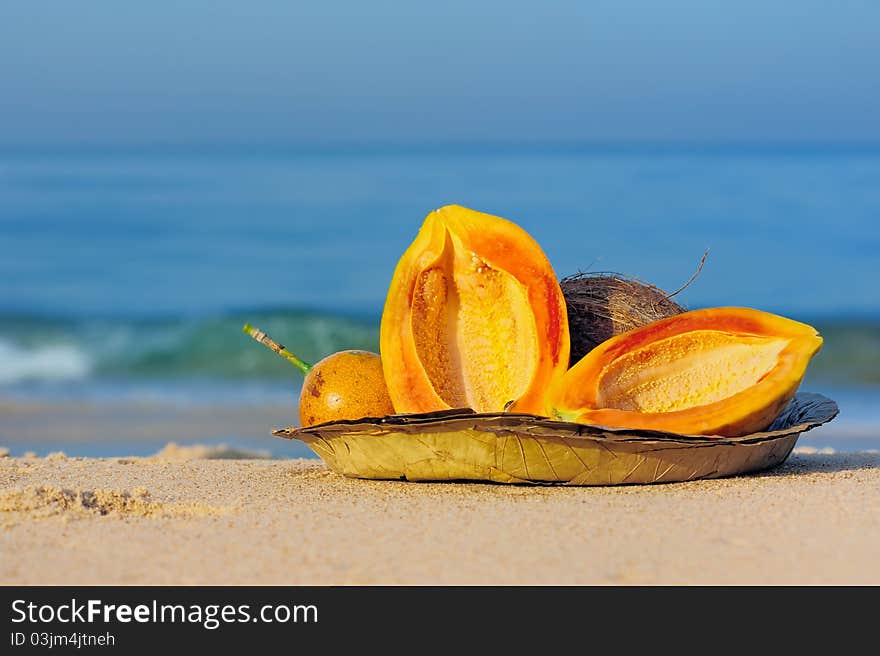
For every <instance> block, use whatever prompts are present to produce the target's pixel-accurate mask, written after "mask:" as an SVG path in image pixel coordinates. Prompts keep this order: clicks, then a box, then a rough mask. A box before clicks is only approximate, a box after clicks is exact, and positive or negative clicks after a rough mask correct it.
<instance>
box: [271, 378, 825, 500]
mask: <svg viewBox="0 0 880 656" xmlns="http://www.w3.org/2000/svg"><path fill="white" fill-rule="evenodd" d="M837 413H838V408H837V404H836V403H835V402H834V401H832V400H831V399H828V398H826V397H824V396H821V395H819V394H807V393H801V394H798V395H797V396H796V397H795V398H794V399H792V401H791V403H789V405H788V406H787V407H786V409H785V411H783V413H782V414H781V415H780V416H779V417H778V418H777V419H776V421H774V423H773V425H772V426H771V427H770V429H768V430H767V431H765V432H762V433H753V434H751V435H745V436H742V437H723V438H722V437H711V436H705V435H678V434H675V433H666V432H662V431H652V430H630V429H623V428H609V427H605V426H591V425H586V424H574V423H567V422H560V421H553V420H550V419H546V418H543V417H535V416H533V415H523V414H504V413H498V414H476V413H474V412H472V411H470V410H467V409H464V410H446V411H443V412H437V413H428V414H419V415H393V416H389V417H383V418H380V419H373V418H367V419H360V420H357V421H336V422H331V423H326V424H320V425H317V426H309V427H306V428H286V429H283V430H276V431H274V434H275V435H277V436H278V437H283V438H287V439H297V440H301V441H303V442H305V443H306V444H308V445H309V446H310V447H311V448H312V450H313V451H314V452H315V453H316V454H317V455H318V456H320V457H321V458H322V459H323V460H324V462H326V463H327V465H328V466H329V467H330V468H331V469H332V470H333V471H335V472H338V473H340V474H343V475H345V476H350V477H355V478H376V479H404V480H410V481H442V480H475V481H493V482H496V483H540V484H552V483H562V484H566V485H620V484H625V483H668V482H673V481H686V480H694V479H697V478H720V477H723V476H731V475H734V474H740V473H745V472H750V471H757V470H761V469H766V468H768V467H773V466H775V465H778V464H780V463H781V462H783V461H784V460H785V459H786V458H787V457H788V454H789V453H790V452H791V450H792V448H794V445H795V442H796V441H797V438H798V436H799V435H800V434H801V433H802V432H804V431H807V430H810V429H811V428H815V427H816V426H819V425H821V424H824V423H826V422H828V421H831V420H832V419H833V418H834V417H836V416H837Z"/></svg>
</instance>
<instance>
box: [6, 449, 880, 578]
mask: <svg viewBox="0 0 880 656" xmlns="http://www.w3.org/2000/svg"><path fill="white" fill-rule="evenodd" d="M204 455H212V456H214V457H213V458H211V459H205V458H201V457H199V456H204ZM218 455H222V454H217V453H208V452H200V451H198V450H195V451H188V452H187V451H184V452H180V451H179V450H178V451H176V452H175V450H174V449H171V450H169V452H168V453H165V454H164V455H163V456H162V457H153V458H108V459H85V458H67V457H64V456H63V455H62V454H54V455H53V456H52V457H47V458H17V457H16V458H12V457H0V583H5V584H13V583H14V584H59V583H79V584H101V583H103V584H138V583H141V584H143V583H146V584H163V583H181V584H236V583H258V584H411V583H435V584H545V583H546V584H551V583H559V584H579V583H585V584H640V583H644V584H710V583H722V584H776V583H795V584H797V583H852V584H855V583H871V584H880V558H878V554H880V455H878V454H876V453H873V454H872V453H855V454H853V453H850V454H828V453H799V454H796V455H793V456H792V457H791V458H790V459H789V460H788V461H787V462H786V463H785V464H784V465H783V466H781V467H779V468H777V469H775V470H773V471H769V472H764V473H760V474H755V475H750V476H742V477H737V478H730V479H724V480H714V481H694V482H689V483H679V484H669V485H655V486H627V487H617V488H561V487H521V486H504V485H484V484H474V483H471V484H459V483H443V484H440V483H430V484H429V483H405V482H398V481H394V482H389V481H361V480H351V479H346V478H342V477H340V476H337V475H336V474H333V473H331V472H329V471H328V470H326V469H325V467H324V466H323V464H322V463H321V462H320V461H316V460H235V459H216V457H217V456H218ZM190 458H194V459H190Z"/></svg>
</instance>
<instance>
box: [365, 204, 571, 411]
mask: <svg viewBox="0 0 880 656" xmlns="http://www.w3.org/2000/svg"><path fill="white" fill-rule="evenodd" d="M379 343H380V352H381V355H382V367H383V371H384V374H385V382H386V384H387V386H388V392H389V394H390V396H391V400H392V403H393V405H394V409H395V410H396V411H397V412H398V413H413V412H431V411H435V410H445V409H449V408H472V409H474V410H476V411H477V412H501V411H503V410H505V409H509V410H515V411H518V412H527V413H535V414H542V413H543V409H544V400H543V399H544V395H545V393H546V390H547V388H548V387H549V386H550V384H551V383H552V382H553V381H554V380H555V379H556V378H558V377H559V376H561V375H562V374H563V373H564V372H565V370H566V369H567V367H568V360H569V348H570V345H569V333H568V317H567V314H566V308H565V299H564V297H563V295H562V290H561V289H560V286H559V282H558V281H557V278H556V274H555V273H554V271H553V268H552V267H551V266H550V262H549V261H548V259H547V257H546V255H544V252H543V251H542V250H541V248H540V246H538V244H537V243H536V242H535V240H534V239H532V238H531V237H530V236H529V235H528V233H527V232H526V231H525V230H523V229H522V228H520V227H519V226H517V225H516V224H514V223H512V222H510V221H507V220H506V219H502V218H500V217H497V216H492V215H489V214H483V213H481V212H476V211H474V210H470V209H467V208H465V207H460V206H458V205H447V206H446V207H441V208H440V209H438V210H434V211H433V212H431V213H430V214H428V216H427V217H426V218H425V221H424V223H423V224H422V227H421V229H420V230H419V232H418V235H417V236H416V238H415V240H414V241H413V243H412V244H411V245H410V246H409V248H408V249H407V250H406V252H405V253H404V254H403V256H402V257H401V259H400V261H399V262H398V264H397V267H396V269H395V271H394V276H393V278H392V280H391V285H390V288H389V290H388V295H387V297H386V301H385V308H384V310H383V313H382V324H381V328H380V336H379Z"/></svg>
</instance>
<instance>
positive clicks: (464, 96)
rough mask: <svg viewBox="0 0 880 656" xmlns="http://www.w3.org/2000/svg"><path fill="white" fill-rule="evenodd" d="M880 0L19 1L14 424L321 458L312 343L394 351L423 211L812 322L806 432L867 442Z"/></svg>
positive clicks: (63, 439) (567, 263)
mask: <svg viewBox="0 0 880 656" xmlns="http://www.w3.org/2000/svg"><path fill="white" fill-rule="evenodd" d="M878 28H880V6H878V5H877V4H876V3H872V2H867V1H866V2H858V1H845V2H839V3H834V5H833V6H832V5H829V4H828V3H825V2H818V1H816V2H813V1H810V0H803V1H801V2H798V3H792V2H773V1H769V2H768V1H767V0H762V1H760V2H758V1H753V0H741V1H740V2H737V3H729V2H707V1H697V0H694V1H692V2H684V1H670V2H664V3H655V2H649V1H648V0H638V1H632V2H583V1H580V0H573V1H570V2H558V1H548V2H544V3H540V4H539V5H536V4H535V3H518V2H511V1H510V0H504V1H503V2H502V1H501V0H490V1H486V2H473V1H472V0H470V1H468V2H463V1H458V0H454V1H451V2H444V3H425V2H408V3H403V2H387V1H384V0H374V1H373V2H370V3H361V2H354V1H353V0H327V1H325V2H321V3H301V2H258V3H241V2H226V1H217V0H213V1H212V2H188V3H175V2H170V1H166V0H156V1H155V2H151V3H142V4H139V5H138V4H134V5H132V4H126V5H125V6H122V5H119V4H118V3H115V2H109V1H106V2H103V1H95V2H89V3H55V4H52V5H51V6H42V7H36V6H34V5H33V4H27V3H23V4H20V5H18V6H15V5H9V4H7V5H5V6H4V9H3V20H2V21H0V83H2V94H0V281H2V282H0V447H6V448H8V449H9V450H10V451H11V452H12V453H13V454H15V455H18V454H21V453H24V452H27V451H34V452H37V453H38V454H41V455H43V454H45V453H48V452H51V451H56V450H64V451H65V452H66V453H67V454H68V455H146V454H148V453H153V452H155V451H156V450H158V449H159V448H161V447H162V446H163V445H164V444H166V443H167V442H170V441H175V442H178V443H196V442H198V443H203V444H214V443H220V442H223V443H226V444H228V445H232V446H237V447H243V448H248V449H257V450H265V451H267V452H269V453H271V454H273V455H279V456H297V455H305V454H306V452H304V451H303V450H302V449H301V448H299V447H298V446H297V445H294V444H292V443H288V442H282V441H281V440H277V439H275V438H272V437H271V436H270V435H269V431H270V429H271V428H273V427H277V426H281V425H288V424H295V423H296V422H297V416H296V399H297V395H298V389H299V384H300V375H299V373H298V372H297V371H296V370H295V369H294V368H293V367H291V366H290V365H288V364H287V363H285V362H283V361H281V360H280V359H278V358H277V357H276V356H274V355H273V354H272V353H270V352H269V351H267V350H265V349H264V348H263V347H261V346H259V345H258V344H256V343H255V342H253V341H251V340H250V339H249V338H247V337H246V336H245V335H243V334H242V333H241V325H242V323H243V322H244V321H250V322H252V323H254V324H256V325H258V326H260V327H261V328H263V329H264V330H266V331H267V332H269V333H270V334H271V335H272V336H274V337H275V338H276V339H278V340H279V341H281V342H283V343H284V344H286V345H287V346H288V347H289V348H291V349H292V350H294V351H296V352H297V353H299V354H300V355H301V356H302V357H303V358H305V359H307V360H312V361H315V360H317V359H319V358H320V357H322V356H324V355H327V354H329V353H331V352H333V351H335V350H339V349H343V348H368V349H371V350H377V348H378V343H377V342H378V339H377V336H378V319H379V316H380V313H381V309H382V303H383V299H384V296H385V292H386V291H387V287H388V283H389V281H390V278H391V274H392V271H393V268H394V266H395V264H396V262H397V259H398V257H399V256H400V254H401V253H402V252H403V250H404V249H405V248H406V246H407V245H408V244H409V242H410V241H411V240H412V238H413V237H414V235H415V233H416V231H417V229H418V227H419V225H420V223H421V221H422V219H423V218H424V216H425V214H427V213H428V211H430V210H432V209H434V208H436V207H439V206H441V205H444V204H447V203H458V204H462V205H466V206H469V207H472V208H474V209H478V210H481V211H485V212H489V213H492V214H497V215H500V216H504V217H507V218H510V219H513V220H515V221H517V222H518V223H520V224H521V225H522V226H523V227H524V228H526V229H527V230H528V231H529V232H530V233H531V234H532V235H533V236H534V237H535V238H536V239H537V240H538V242H539V243H540V244H541V245H542V246H543V247H544V249H545V251H546V253H547V255H548V256H549V257H550V260H551V261H552V262H553V264H554V267H555V269H556V272H557V273H558V274H559V275H560V276H563V275H567V274H571V273H575V272H577V271H617V272H622V273H625V274H630V275H635V276H638V277H640V278H643V279H645V280H648V281H650V282H653V283H655V284H657V285H659V286H661V287H663V288H665V289H676V288H678V287H679V286H680V285H681V284H682V283H683V282H684V281H685V280H687V279H688V278H689V277H690V276H691V274H692V273H693V272H694V270H695V269H696V267H697V264H698V262H699V259H700V256H701V255H702V253H703V251H704V250H705V249H706V248H710V249H711V253H710V255H709V258H708V261H707V262H706V265H705V268H704V270H703V272H702V274H701V275H700V276H699V278H698V279H697V280H696V282H695V283H694V284H693V285H691V286H690V287H689V288H688V289H687V290H686V291H685V292H684V293H683V294H682V295H681V296H680V297H679V298H678V300H679V301H680V302H683V303H685V304H687V305H688V306H689V307H690V308H697V307H702V306H710V305H745V306H750V307H756V308H760V309H764V310H768V311H772V312H777V313H781V314H784V315H786V316H789V317H792V318H795V319H798V320H801V321H807V322H809V323H812V324H814V325H816V326H817V327H818V328H819V329H820V331H821V332H822V333H823V335H824V336H825V338H826V343H825V347H824V349H823V351H822V353H821V354H820V355H819V356H817V358H816V359H815V360H814V362H813V364H812V365H811V368H810V370H809V373H808V376H807V379H806V381H805V382H804V385H803V389H805V390H809V391H818V392H823V393H825V394H827V395H830V396H832V397H833V398H835V399H836V400H838V402H839V403H840V406H841V409H842V414H841V417H840V418H838V419H837V420H836V421H835V422H833V423H832V424H830V425H829V426H827V427H825V428H822V429H819V430H817V431H813V432H810V433H808V434H806V435H804V436H803V437H802V438H801V441H800V442H799V445H806V446H813V447H815V448H823V447H826V448H833V449H837V450H855V449H872V448H878V447H880V293H878V283H880V256H878V253H880V85H878V84H877V70H876V65H877V62H878V61H880V40H878V39H877V34H878Z"/></svg>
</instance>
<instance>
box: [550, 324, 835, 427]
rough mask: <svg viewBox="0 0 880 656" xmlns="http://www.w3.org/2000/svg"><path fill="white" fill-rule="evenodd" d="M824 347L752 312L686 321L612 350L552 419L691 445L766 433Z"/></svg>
mask: <svg viewBox="0 0 880 656" xmlns="http://www.w3.org/2000/svg"><path fill="white" fill-rule="evenodd" d="M821 346H822V338H821V337H820V336H819V335H818V333H817V332H816V330H815V329H814V328H813V327H811V326H808V325H806V324H803V323H799V322H796V321H792V320H790V319H786V318H784V317H780V316H778V315H774V314H770V313H767V312H761V311H759V310H753V309H749V308H709V309H704V310H695V311H692V312H686V313H684V314H680V315H677V316H674V317H670V318H668V319H663V320H660V321H657V322H654V323H651V324H648V325H646V326H642V327H641V328H637V329H635V330H631V331H629V332H626V333H622V334H620V335H618V336H616V337H613V338H611V339H609V340H607V341H606V342H603V343H602V344H600V345H599V346H598V347H596V348H595V349H594V350H593V351H591V352H590V353H588V354H587V355H586V356H584V357H583V359H581V360H580V361H579V362H578V363H577V364H575V366H574V367H572V368H571V369H570V370H569V371H568V372H567V373H566V374H565V376H563V377H562V378H561V379H560V380H559V381H558V383H557V384H555V385H554V386H553V388H552V389H551V390H550V392H549V393H548V396H547V404H548V410H547V412H548V414H550V415H551V416H554V417H557V418H560V419H564V420H567V421H575V422H579V423H589V424H598V425H603V426H614V427H625V428H644V429H654V430H662V431H669V432H674V433H681V434H692V435H719V436H741V435H747V434H749V433H753V432H757V431H762V430H765V429H766V428H767V427H768V426H769V425H770V424H771V423H772V422H773V420H774V419H775V418H776V417H777V416H778V415H779V413H780V412H781V411H782V410H783V409H784V407H785V406H786V404H787V403H788V402H789V401H790V400H791V398H792V397H793V396H794V394H795V392H796V391H797V388H798V386H799V385H800V382H801V380H802V379H803V376H804V373H805V371H806V368H807V365H808V363H809V361H810V359H811V358H812V357H813V355H815V354H816V353H817V352H818V351H819V349H820V348H821Z"/></svg>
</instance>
